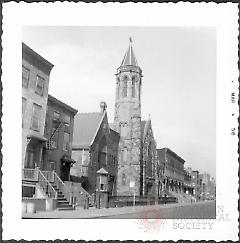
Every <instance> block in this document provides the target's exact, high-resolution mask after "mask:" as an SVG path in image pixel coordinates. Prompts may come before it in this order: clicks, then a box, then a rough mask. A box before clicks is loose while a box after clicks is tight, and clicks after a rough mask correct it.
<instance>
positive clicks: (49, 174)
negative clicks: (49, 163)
mask: <svg viewBox="0 0 240 243" xmlns="http://www.w3.org/2000/svg"><path fill="white" fill-rule="evenodd" d="M41 172H42V173H43V175H44V176H45V178H46V179H47V180H48V181H49V182H54V172H53V171H47V170H45V171H44V170H42V171H41Z"/></svg>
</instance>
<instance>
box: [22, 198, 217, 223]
mask: <svg viewBox="0 0 240 243" xmlns="http://www.w3.org/2000/svg"><path fill="white" fill-rule="evenodd" d="M22 217H23V218H69V219H70V218H79V219H80V218H110V219H139V218H149V219H155V218H161V219H164V218H166V219H170V218H172V219H180V218H189V219H193V218H197V219H210V218H211V219H213V218H216V202H215V201H207V202H197V203H192V204H191V203H186V204H163V205H150V206H135V207H133V206H132V207H121V208H102V209H96V208H90V209H88V210H86V209H83V208H77V209H76V210H70V211H58V210H55V211H45V212H37V213H31V214H29V213H24V214H23V215H22Z"/></svg>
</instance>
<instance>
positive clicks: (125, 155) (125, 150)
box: [123, 148, 127, 162]
mask: <svg viewBox="0 0 240 243" xmlns="http://www.w3.org/2000/svg"><path fill="white" fill-rule="evenodd" d="M123 161H124V162H127V148H124V150H123Z"/></svg>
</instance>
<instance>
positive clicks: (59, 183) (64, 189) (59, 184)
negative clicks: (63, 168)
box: [53, 171, 74, 205]
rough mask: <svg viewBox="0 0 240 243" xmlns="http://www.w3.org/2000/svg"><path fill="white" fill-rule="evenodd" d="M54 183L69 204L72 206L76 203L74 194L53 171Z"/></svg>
mask: <svg viewBox="0 0 240 243" xmlns="http://www.w3.org/2000/svg"><path fill="white" fill-rule="evenodd" d="M53 183H54V185H55V186H56V187H57V189H58V190H60V191H61V192H62V194H63V195H64V197H65V198H66V199H67V201H68V202H69V204H70V205H72V204H73V202H74V198H73V192H71V190H70V189H69V188H68V187H67V186H66V185H65V184H64V182H63V181H62V180H61V179H60V178H59V176H58V175H57V173H56V172H55V171H53Z"/></svg>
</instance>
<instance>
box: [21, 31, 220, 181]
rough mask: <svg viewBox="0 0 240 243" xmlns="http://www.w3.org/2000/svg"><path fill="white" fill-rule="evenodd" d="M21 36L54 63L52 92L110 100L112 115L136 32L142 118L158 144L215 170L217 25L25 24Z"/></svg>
mask: <svg viewBox="0 0 240 243" xmlns="http://www.w3.org/2000/svg"><path fill="white" fill-rule="evenodd" d="M22 37H23V42H25V44H27V45H28V46H29V47H30V48H32V49H33V50H34V51H36V52H37V53H39V54H40V55H41V56H43V57H44V58H45V59H47V60H48V61H50V62H51V63H52V64H54V67H53V69H52V72H51V75H50V84H49V93H50V94H51V95H53V96H55V97H56V98H57V99H60V100H61V101H63V102H65V103H67V104H68V105H70V106H72V107H73V108H75V109H77V110H78V111H79V112H96V111H99V110H100V107H99V103H100V102H101V101H106V103H107V112H108V119H109V122H112V121H113V115H114V104H115V83H116V80H115V73H116V69H117V68H118V67H119V66H120V64H121V61H122V59H123V57H124V54H125V52H126V50H127V48H128V46H129V37H132V40H133V43H132V45H133V50H134V53H135V56H136V59H137V61H138V65H139V66H140V67H141V69H142V71H143V79H142V103H141V104H142V120H145V119H148V117H149V115H150V117H151V121H152V127H153V132H154V137H155V139H156V141H157V147H158V148H163V147H168V148H170V149H171V150H173V151H174V152H175V153H177V154H178V155H179V156H180V157H182V158H183V159H184V160H185V161H186V163H185V166H186V167H188V166H190V167H192V168H193V169H194V170H199V171H200V172H208V173H210V174H211V175H212V176H214V177H215V173H216V29H215V28H213V27H129V26H128V27H99V26H98V27H83V26H79V27H78V26H25V27H23V35H22Z"/></svg>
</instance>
